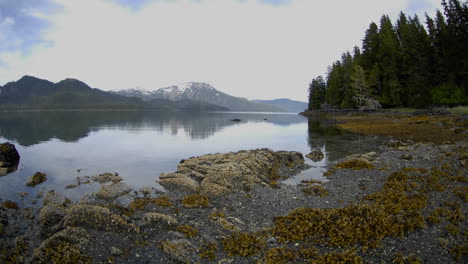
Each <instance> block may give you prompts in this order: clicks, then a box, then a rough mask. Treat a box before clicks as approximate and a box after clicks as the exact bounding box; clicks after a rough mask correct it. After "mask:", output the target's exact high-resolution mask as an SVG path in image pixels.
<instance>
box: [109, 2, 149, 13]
mask: <svg viewBox="0 0 468 264" xmlns="http://www.w3.org/2000/svg"><path fill="white" fill-rule="evenodd" d="M107 1H111V2H115V3H117V4H119V5H122V6H125V7H128V8H130V9H132V10H134V11H137V10H140V9H141V8H143V7H144V6H145V5H147V4H148V3H150V2H151V1H154V0H107Z"/></svg>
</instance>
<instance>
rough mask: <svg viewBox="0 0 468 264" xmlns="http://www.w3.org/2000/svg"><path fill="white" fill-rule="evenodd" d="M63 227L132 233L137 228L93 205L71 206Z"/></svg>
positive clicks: (106, 209)
mask: <svg viewBox="0 0 468 264" xmlns="http://www.w3.org/2000/svg"><path fill="white" fill-rule="evenodd" d="M64 224H65V226H80V227H86V228H91V229H94V230H100V231H113V232H132V231H139V230H138V228H137V227H136V226H135V225H133V224H130V223H128V222H127V221H126V220H125V219H123V218H122V217H121V216H119V215H117V214H115V213H113V212H112V211H111V210H109V209H108V208H105V207H101V206H95V205H74V206H71V207H70V209H69V210H68V212H67V215H66V216H65V223H64Z"/></svg>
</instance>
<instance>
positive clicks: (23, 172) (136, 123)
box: [0, 111, 378, 202]
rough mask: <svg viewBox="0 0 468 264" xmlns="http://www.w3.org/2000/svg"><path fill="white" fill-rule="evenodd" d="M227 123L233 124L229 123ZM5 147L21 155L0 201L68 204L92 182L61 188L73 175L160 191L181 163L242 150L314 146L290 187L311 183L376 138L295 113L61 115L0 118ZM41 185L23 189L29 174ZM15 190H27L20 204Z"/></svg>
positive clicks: (0, 183) (1, 183) (2, 184)
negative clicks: (56, 198)
mask: <svg viewBox="0 0 468 264" xmlns="http://www.w3.org/2000/svg"><path fill="white" fill-rule="evenodd" d="M231 119H240V120H241V121H240V122H233V121H231ZM4 141H11V142H12V143H14V144H15V145H16V148H17V150H18V152H19V153H20V155H21V160H20V165H19V167H18V171H16V172H14V173H11V174H8V175H7V176H5V177H0V193H1V195H0V198H3V199H11V200H15V201H18V200H19V199H23V200H24V202H27V201H31V200H33V199H36V198H35V196H36V195H37V193H39V192H40V191H41V190H45V191H47V190H51V189H54V190H56V191H58V192H61V193H63V194H65V195H66V196H67V197H68V198H70V199H72V200H74V201H76V200H79V199H80V197H81V196H82V195H83V194H84V193H89V192H92V191H96V190H97V189H98V188H99V185H98V184H90V185H81V186H79V187H78V188H75V189H65V186H67V185H69V184H72V183H75V179H76V177H84V176H92V175H97V174H100V173H105V172H111V173H112V172H118V173H119V175H120V176H121V177H123V178H124V180H125V182H126V183H127V184H129V185H131V186H132V187H133V188H135V189H139V188H141V187H143V186H150V187H154V188H156V189H158V190H163V189H162V187H161V186H159V185H158V184H157V183H156V182H155V180H157V179H158V176H159V175H160V174H161V173H167V172H171V171H175V170H176V167H177V164H178V163H179V161H180V160H181V159H186V158H188V157H192V156H200V155H205V154H208V153H223V152H230V151H239V150H245V149H257V148H270V149H272V150H275V151H277V150H287V151H299V152H301V153H302V154H304V155H306V154H307V153H309V152H310V151H311V150H313V149H315V148H320V149H321V150H322V151H323V152H324V154H325V158H324V159H323V160H322V161H319V162H312V161H311V160H307V161H306V162H307V163H309V164H310V165H311V166H313V167H312V168H311V169H310V170H307V171H304V172H303V173H301V174H300V175H298V176H297V177H294V178H293V179H291V181H290V183H291V184H297V182H300V180H302V179H311V178H315V179H319V178H320V177H322V176H323V172H324V171H325V169H326V165H327V163H328V161H333V160H336V159H339V158H343V157H345V156H347V155H350V154H355V153H357V152H362V153H364V152H368V151H372V150H374V149H375V146H378V143H377V142H378V138H375V137H367V136H362V135H357V134H352V133H349V132H347V131H344V130H340V129H338V128H336V127H335V124H334V123H333V122H332V121H329V120H321V119H314V118H310V119H308V118H306V117H303V116H299V115H296V114H268V113H161V112H151V111H147V112H145V111H141V112H140V111H113V112H112V111H111V112H109V111H76V112H75V111H64V112H10V113H5V112H2V113H0V142H4ZM37 171H41V172H45V173H46V174H47V178H48V180H47V181H46V182H45V183H43V184H41V185H38V186H36V187H34V188H31V187H27V186H25V185H24V183H25V182H26V181H27V179H28V178H29V177H30V176H31V175H33V174H34V173H35V172H37ZM20 192H27V193H29V195H28V196H27V197H26V198H20V196H19V193H20Z"/></svg>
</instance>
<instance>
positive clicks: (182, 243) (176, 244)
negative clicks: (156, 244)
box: [161, 239, 198, 263]
mask: <svg viewBox="0 0 468 264" xmlns="http://www.w3.org/2000/svg"><path fill="white" fill-rule="evenodd" d="M161 249H162V250H163V251H164V252H165V253H167V254H169V256H170V257H171V258H172V259H174V260H176V261H179V262H181V263H195V262H197V260H198V256H197V254H196V250H195V247H194V246H193V245H192V243H190V241H188V240H187V239H174V240H171V241H162V242H161Z"/></svg>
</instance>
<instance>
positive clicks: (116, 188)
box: [97, 182, 132, 200]
mask: <svg viewBox="0 0 468 264" xmlns="http://www.w3.org/2000/svg"><path fill="white" fill-rule="evenodd" d="M131 190H132V187H130V186H129V185H128V184H125V183H122V182H113V183H111V184H109V185H104V186H102V187H101V188H100V189H99V191H98V193H97V196H98V197H99V198H102V199H106V200H112V199H115V198H117V197H119V196H122V195H125V194H128V193H129V192H130V191H131Z"/></svg>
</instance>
